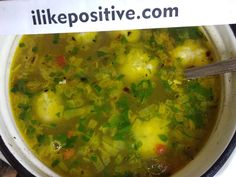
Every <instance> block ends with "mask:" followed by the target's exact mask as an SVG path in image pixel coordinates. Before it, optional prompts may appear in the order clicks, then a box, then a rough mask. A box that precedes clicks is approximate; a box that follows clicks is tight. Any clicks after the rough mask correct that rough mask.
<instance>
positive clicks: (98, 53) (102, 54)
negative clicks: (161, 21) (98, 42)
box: [97, 50, 107, 57]
mask: <svg viewBox="0 0 236 177" xmlns="http://www.w3.org/2000/svg"><path fill="white" fill-rule="evenodd" d="M106 55H107V53H106V52H104V51H101V50H100V51H97V56H98V57H104V56H106Z"/></svg>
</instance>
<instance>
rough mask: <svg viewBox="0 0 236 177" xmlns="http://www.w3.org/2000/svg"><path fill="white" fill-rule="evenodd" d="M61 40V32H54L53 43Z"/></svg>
mask: <svg viewBox="0 0 236 177" xmlns="http://www.w3.org/2000/svg"><path fill="white" fill-rule="evenodd" d="M59 40H60V35H59V34H54V35H53V37H52V43H53V44H58V42H59Z"/></svg>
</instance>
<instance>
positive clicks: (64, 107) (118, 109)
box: [9, 27, 220, 177]
mask: <svg viewBox="0 0 236 177" xmlns="http://www.w3.org/2000/svg"><path fill="white" fill-rule="evenodd" d="M215 58H216V57H215V55H214V51H213V50H212V47H211V45H210V44H209V42H208V41H207V38H206V37H205V36H204V35H203V33H202V32H201V30H200V29H199V28H196V27H191V28H172V29H153V30H134V31H114V32H99V33H97V32H94V33H71V34H50V35H49V34H48V35H25V36H23V37H22V39H21V40H20V42H19V46H18V47H17V50H16V52H15V56H14V59H13V62H12V66H11V75H10V90H9V94H10V100H11V106H12V111H13V113H14V117H15V121H16V123H17V126H18V129H19V131H20V132H21V134H22V136H23V138H24V140H25V142H26V143H27V145H28V146H29V148H30V149H31V150H32V152H33V153H34V154H35V155H36V156H37V157H38V158H39V159H40V160H41V161H42V162H43V163H45V164H46V165H47V166H48V167H49V168H51V169H52V170H54V171H56V172H57V173H59V174H60V175H62V176H68V177H69V176H71V177H75V176H80V177H107V176H110V177H144V176H170V175H172V174H174V173H175V172H176V171H178V170H179V169H181V168H183V167H184V166H185V165H186V164H187V163H189V162H190V161H191V160H193V159H194V157H195V156H196V155H197V153H198V152H199V150H200V149H201V148H202V146H203V145H204V143H205V142H206V140H207V138H208V136H209V134H210V132H211V130H212V127H213V126H214V124H215V120H216V117H217V111H218V104H219V99H220V80H219V78H218V77H209V78H203V79H195V80H186V79H185V78H184V75H183V71H184V69H185V68H188V67H193V66H201V65H204V64H208V63H211V62H214V61H215V60H216V59H215Z"/></svg>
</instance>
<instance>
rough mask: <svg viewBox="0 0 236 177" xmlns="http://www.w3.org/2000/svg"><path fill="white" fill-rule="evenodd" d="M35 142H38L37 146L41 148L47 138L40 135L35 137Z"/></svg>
mask: <svg viewBox="0 0 236 177" xmlns="http://www.w3.org/2000/svg"><path fill="white" fill-rule="evenodd" d="M37 141H38V143H39V145H40V146H41V145H42V144H45V143H46V141H47V136H46V135H43V134H40V135H38V136H37Z"/></svg>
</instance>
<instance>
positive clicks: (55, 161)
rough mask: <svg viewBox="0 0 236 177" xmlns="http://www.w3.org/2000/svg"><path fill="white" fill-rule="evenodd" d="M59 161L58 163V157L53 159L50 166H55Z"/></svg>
mask: <svg viewBox="0 0 236 177" xmlns="http://www.w3.org/2000/svg"><path fill="white" fill-rule="evenodd" d="M59 163H60V160H59V159H55V160H54V161H52V164H51V166H52V167H53V168H54V167H56V166H57V165H58V164H59Z"/></svg>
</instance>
